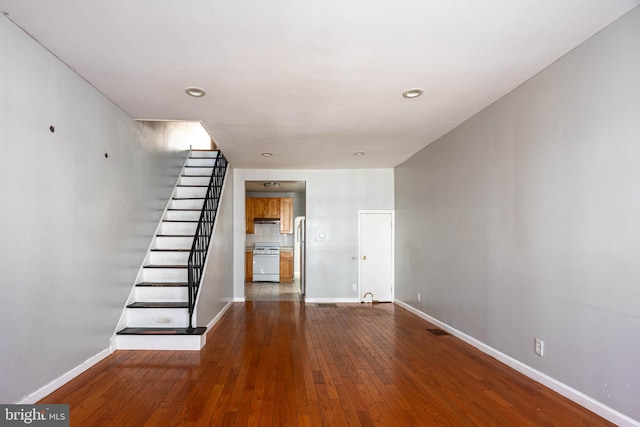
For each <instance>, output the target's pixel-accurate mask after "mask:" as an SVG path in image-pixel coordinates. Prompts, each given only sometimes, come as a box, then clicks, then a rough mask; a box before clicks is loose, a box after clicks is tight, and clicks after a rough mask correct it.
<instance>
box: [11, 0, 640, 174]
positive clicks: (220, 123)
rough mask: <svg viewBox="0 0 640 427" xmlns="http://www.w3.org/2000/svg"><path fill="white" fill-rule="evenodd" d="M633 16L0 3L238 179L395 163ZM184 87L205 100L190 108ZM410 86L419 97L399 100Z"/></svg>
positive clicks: (334, 4)
mask: <svg viewBox="0 0 640 427" xmlns="http://www.w3.org/2000/svg"><path fill="white" fill-rule="evenodd" d="M638 4H640V0H517V1H513V0H484V1H478V0H449V1H443V0H394V1H383V0H377V1H376V0H374V1H363V0H351V1H345V0H322V1H305V0H271V1H264V0H238V1H223V0H109V1H104V0H82V1H80V0H0V10H1V11H3V12H4V13H5V15H7V14H8V17H9V19H11V20H12V21H14V22H15V23H16V24H17V25H19V26H21V27H22V28H23V29H24V30H25V31H27V32H28V33H29V34H31V35H32V36H33V37H34V38H35V39H37V40H38V41H39V42H40V43H41V44H42V45H44V46H45V47H46V48H47V49H49V50H50V51H51V52H53V53H54V54H55V55H56V56H58V57H59V58H60V59H61V60H62V61H64V62H65V63H67V64H68V65H69V66H70V67H71V68H72V69H74V70H75V71H76V72H78V73H79V74H80V75H81V76H82V77H84V78H85V79H86V80H87V81H89V82H90V83H91V84H92V85H93V86H95V87H96V88H97V89H98V90H99V91H101V92H102V93H104V94H105V95H106V96H107V97H109V98H110V99H111V100H113V102H115V103H116V104H117V105H119V106H120V107H121V108H122V109H124V110H125V111H127V112H128V113H129V114H130V115H131V116H133V117H134V118H137V119H174V120H199V121H202V123H203V124H204V126H205V127H206V128H207V129H208V130H209V132H210V133H211V135H212V137H213V138H214V139H215V141H216V143H217V144H218V145H219V146H220V147H221V148H222V150H223V151H224V153H225V154H226V156H227V157H228V158H229V160H230V162H231V164H232V165H233V166H235V167H240V168H284V169H290V168H297V169H299V168H304V169H315V168H320V169H323V168H361V167H393V166H396V165H398V164H399V163H401V162H403V161H404V160H406V159H407V158H408V157H410V156H411V155H412V154H414V153H415V152H416V151H418V150H420V149H421V148H422V147H424V146H426V145H427V144H429V143H431V142H433V141H434V140H435V139H437V138H438V137H440V136H442V135H443V134H445V133H446V132H448V131H449V130H451V129H452V128H454V127H455V126H457V125H458V124H460V123H461V122H463V121H464V120H466V119H467V118H469V117H470V116H472V115H473V114H475V113H476V112H478V111H480V110H481V109H483V108H484V107H486V106H487V105H489V104H491V103H492V102H494V101H495V100H497V99H498V98H500V97H501V96H503V95H504V94H506V93H508V92H509V91H510V90H512V89H513V88H515V87H516V86H518V85H519V84H521V83H523V82H524V81H525V80H527V79H528V78H530V77H531V76H532V75H534V74H536V73H537V72H539V71H540V70H542V69H543V68H544V67H546V66H547V65H549V64H550V63H552V62H553V61H555V60H556V59H558V58H559V57H560V56H562V55H563V54H565V53H566V52H568V51H569V50H571V49H572V48H574V47H575V46H577V45H578V44H580V43H581V42H583V41H584V40H586V39H587V38H589V37H590V36H591V35H593V34H594V33H596V32H597V31H599V30H600V29H602V28H604V27H605V26H606V25H608V24H610V23H611V22H613V21H614V20H616V19H617V18H618V17H620V16H621V15H622V14H624V13H625V12H627V11H628V10H630V9H631V8H633V7H635V6H637V5H638ZM188 86H198V87H201V88H203V89H205V90H206V91H207V95H206V96H205V97H204V98H191V97H188V96H186V95H185V93H184V90H185V88H186V87H188ZM413 87H420V88H423V89H424V91H425V93H424V95H423V96H422V97H420V98H417V99H405V98H403V97H402V96H401V94H402V92H403V91H405V90H407V89H409V88H413ZM356 151H364V152H366V155H365V156H361V157H355V156H353V153H354V152H356ZM262 152H272V153H273V156H272V157H269V158H266V157H262V156H261V155H260V154H261V153H262Z"/></svg>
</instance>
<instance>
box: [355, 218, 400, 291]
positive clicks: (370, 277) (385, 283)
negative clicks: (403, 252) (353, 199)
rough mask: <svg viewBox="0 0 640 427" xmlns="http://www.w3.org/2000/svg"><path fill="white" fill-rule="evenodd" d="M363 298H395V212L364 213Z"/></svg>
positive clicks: (361, 230)
mask: <svg viewBox="0 0 640 427" xmlns="http://www.w3.org/2000/svg"><path fill="white" fill-rule="evenodd" d="M358 222H359V228H360V230H359V231H360V261H359V264H360V265H359V271H360V286H359V287H360V300H361V301H362V300H363V296H364V295H365V294H366V293H367V292H371V293H372V294H373V298H371V297H370V296H369V295H367V298H366V299H364V300H365V301H371V299H374V300H377V301H380V302H388V301H392V300H393V213H392V212H390V211H378V212H375V211H369V212H360V218H359V221H358Z"/></svg>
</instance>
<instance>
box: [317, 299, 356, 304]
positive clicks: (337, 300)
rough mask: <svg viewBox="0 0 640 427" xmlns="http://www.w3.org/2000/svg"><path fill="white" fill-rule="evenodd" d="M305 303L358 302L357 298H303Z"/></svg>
mask: <svg viewBox="0 0 640 427" xmlns="http://www.w3.org/2000/svg"><path fill="white" fill-rule="evenodd" d="M304 302H305V303H349V304H351V303H359V302H360V300H359V299H358V298H305V299H304Z"/></svg>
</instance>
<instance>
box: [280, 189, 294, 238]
mask: <svg viewBox="0 0 640 427" xmlns="http://www.w3.org/2000/svg"><path fill="white" fill-rule="evenodd" d="M280 233H281V234H293V197H283V198H281V199H280Z"/></svg>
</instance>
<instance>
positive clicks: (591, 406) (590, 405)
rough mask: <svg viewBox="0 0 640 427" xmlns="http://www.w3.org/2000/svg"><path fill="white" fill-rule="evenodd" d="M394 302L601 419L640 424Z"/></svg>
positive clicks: (628, 426) (624, 425) (630, 426)
mask: <svg viewBox="0 0 640 427" xmlns="http://www.w3.org/2000/svg"><path fill="white" fill-rule="evenodd" d="M394 303H395V304H397V305H399V306H400V307H402V308H404V309H406V310H408V311H410V312H412V313H413V314H415V315H417V316H418V317H421V318H422V319H424V320H426V321H428V322H430V323H433V324H434V325H436V326H438V327H439V328H441V329H443V330H445V331H447V332H449V333H450V334H451V335H453V336H455V337H457V338H460V339H461V340H462V341H464V342H466V343H467V344H470V345H472V346H473V347H475V348H477V349H478V350H480V351H481V352H483V353H485V354H488V355H489V356H491V357H493V358H495V359H497V360H499V361H500V362H502V363H504V364H505V365H507V366H509V367H510V368H512V369H515V370H516V371H518V372H520V373H521V374H523V375H526V376H527V377H529V378H531V379H532V380H534V381H537V382H539V383H540V384H542V385H544V386H546V387H548V388H550V389H551V390H553V391H555V392H556V393H558V394H560V395H562V396H564V397H566V398H567V399H570V400H572V401H574V402H575V403H577V404H578V405H580V406H583V407H585V408H587V409H588V410H590V411H592V412H594V413H596V414H598V415H600V416H601V417H602V418H605V419H607V420H609V421H611V422H612V423H614V424H617V425H618V426H620V427H640V421H638V420H634V419H633V418H631V417H629V416H627V415H625V414H623V413H621V412H618V411H616V410H615V409H613V408H610V407H609V406H607V405H605V404H604V403H602V402H600V401H597V400H595V399H594V398H592V397H590V396H587V395H586V394H584V393H582V392H580V391H578V390H576V389H574V388H573V387H570V386H568V385H567V384H564V383H562V382H560V381H558V380H556V379H555V378H552V377H550V376H549V375H547V374H545V373H543V372H540V371H538V370H537V369H534V368H532V367H530V366H528V365H525V364H524V363H522V362H520V361H519V360H517V359H514V358H513V357H511V356H508V355H506V354H504V353H502V352H501V351H498V350H496V349H495V348H493V347H490V346H488V345H486V344H484V343H482V342H481V341H478V340H477V339H475V338H473V337H471V336H469V335H467V334H465V333H464V332H461V331H459V330H457V329H455V328H453V327H451V326H449V325H447V324H446V323H444V322H441V321H440V320H438V319H436V318H434V317H431V316H429V315H428V314H426V313H424V312H422V311H420V310H418V309H417V308H415V307H413V306H411V305H409V304H407V303H405V302H403V301H400V300H394Z"/></svg>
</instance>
